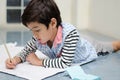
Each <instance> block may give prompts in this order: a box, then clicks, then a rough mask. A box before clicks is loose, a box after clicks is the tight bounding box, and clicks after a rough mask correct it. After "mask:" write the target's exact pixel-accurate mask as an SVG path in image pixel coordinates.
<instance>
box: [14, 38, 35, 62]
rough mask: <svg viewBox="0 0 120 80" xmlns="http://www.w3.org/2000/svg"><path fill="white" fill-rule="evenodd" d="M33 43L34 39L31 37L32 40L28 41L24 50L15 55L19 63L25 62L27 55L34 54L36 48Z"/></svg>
mask: <svg viewBox="0 0 120 80" xmlns="http://www.w3.org/2000/svg"><path fill="white" fill-rule="evenodd" d="M35 42H36V40H35V38H34V37H32V40H30V41H28V42H27V44H26V46H25V47H24V49H23V50H22V51H21V52H19V53H18V54H17V55H16V57H19V58H20V59H21V62H24V61H26V56H27V55H28V54H29V53H32V52H36V49H37V47H36V43H35Z"/></svg>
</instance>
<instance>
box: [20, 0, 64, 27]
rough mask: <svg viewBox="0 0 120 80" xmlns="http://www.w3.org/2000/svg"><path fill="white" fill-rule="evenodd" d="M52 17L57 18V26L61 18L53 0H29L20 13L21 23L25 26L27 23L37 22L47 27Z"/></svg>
mask: <svg viewBox="0 0 120 80" xmlns="http://www.w3.org/2000/svg"><path fill="white" fill-rule="evenodd" d="M52 18H55V19H56V20H57V27H58V26H59V25H60V24H61V22H62V20H61V16H60V11H59V9H58V6H57V5H56V3H55V2H54V0H31V1H30V2H29V4H28V5H27V7H26V8H25V10H24V12H23V14H22V23H23V24H24V25H25V26H27V23H30V22H39V23H42V24H45V25H46V26H47V28H48V26H49V23H50V21H51V19H52Z"/></svg>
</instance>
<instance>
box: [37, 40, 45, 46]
mask: <svg viewBox="0 0 120 80" xmlns="http://www.w3.org/2000/svg"><path fill="white" fill-rule="evenodd" d="M38 42H39V43H40V44H42V45H46V43H42V41H41V39H38Z"/></svg>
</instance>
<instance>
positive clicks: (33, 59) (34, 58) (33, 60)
mask: <svg viewBox="0 0 120 80" xmlns="http://www.w3.org/2000/svg"><path fill="white" fill-rule="evenodd" d="M26 60H27V61H28V62H29V63H30V64H32V65H36V66H42V60H40V59H39V58H38V57H37V56H36V54H35V53H30V54H29V55H28V56H27V57H26Z"/></svg>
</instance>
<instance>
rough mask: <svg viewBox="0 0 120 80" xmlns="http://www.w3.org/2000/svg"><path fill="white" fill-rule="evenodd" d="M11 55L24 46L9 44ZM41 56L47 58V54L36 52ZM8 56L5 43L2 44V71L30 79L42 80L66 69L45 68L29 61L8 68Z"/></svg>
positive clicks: (0, 48)
mask: <svg viewBox="0 0 120 80" xmlns="http://www.w3.org/2000/svg"><path fill="white" fill-rule="evenodd" d="M7 47H8V50H9V52H10V54H11V56H14V55H16V54H17V53H18V52H19V51H20V50H21V49H22V47H15V46H14V45H7ZM36 54H37V55H38V56H40V57H41V58H46V56H45V55H43V54H41V53H40V52H37V53H36ZM7 58H8V55H7V53H6V50H5V48H4V46H3V45H1V46H0V71H2V72H5V73H9V74H13V75H16V76H18V77H22V78H26V79H29V80H41V79H43V78H46V77H49V76H52V75H54V74H56V73H58V72H62V71H64V69H57V68H44V67H40V66H34V65H31V64H29V63H28V62H25V63H21V64H18V65H17V67H16V68H15V69H6V67H5V60H6V59H7Z"/></svg>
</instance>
